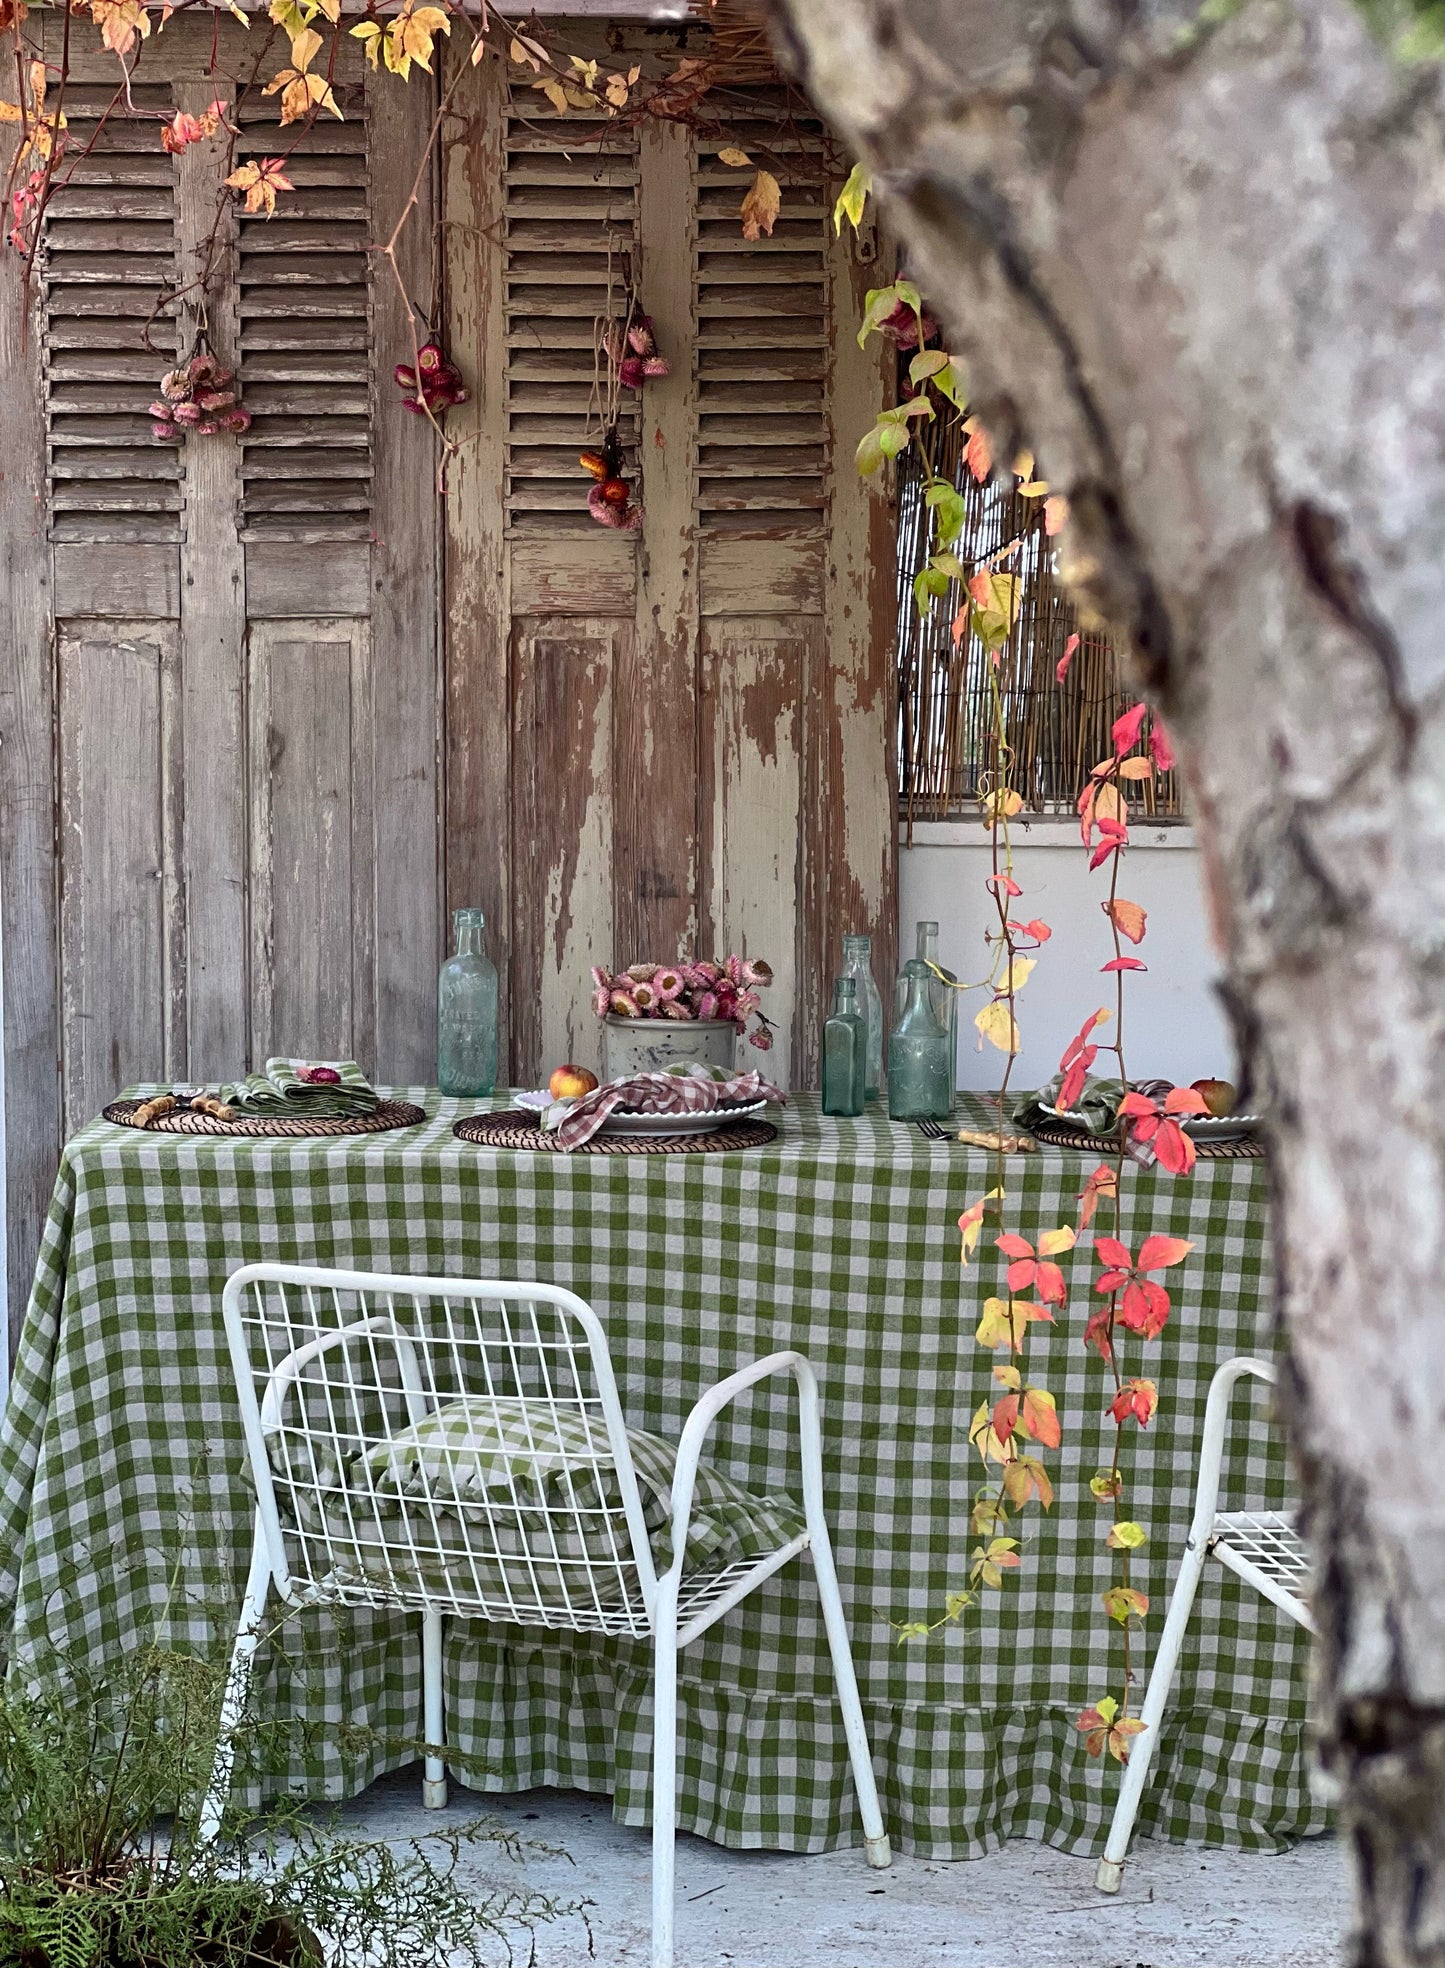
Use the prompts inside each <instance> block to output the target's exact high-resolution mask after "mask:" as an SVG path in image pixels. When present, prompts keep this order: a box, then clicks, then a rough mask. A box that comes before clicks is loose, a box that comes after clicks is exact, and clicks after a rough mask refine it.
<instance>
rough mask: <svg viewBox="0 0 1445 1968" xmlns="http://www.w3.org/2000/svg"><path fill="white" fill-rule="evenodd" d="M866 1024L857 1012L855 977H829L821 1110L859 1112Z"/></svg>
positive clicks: (864, 1075) (863, 1085)
mask: <svg viewBox="0 0 1445 1968" xmlns="http://www.w3.org/2000/svg"><path fill="white" fill-rule="evenodd" d="M867 1068H868V1026H867V1023H866V1022H865V1020H864V1019H863V1018H862V1017H861V1016H860V1015H859V1011H858V980H857V979H856V978H855V977H835V978H834V979H833V1011H832V1016H831V1017H830V1018H829V1019H828V1020H827V1022H826V1024H825V1025H824V1026H823V1112H824V1113H825V1114H861V1113H862V1112H863V1103H864V1100H865V1098H866V1092H867V1088H866V1081H867V1076H868V1075H867Z"/></svg>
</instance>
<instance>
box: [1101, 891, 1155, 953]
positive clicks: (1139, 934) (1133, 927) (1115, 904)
mask: <svg viewBox="0 0 1445 1968" xmlns="http://www.w3.org/2000/svg"><path fill="white" fill-rule="evenodd" d="M1099 906H1100V907H1101V908H1102V909H1103V911H1104V914H1105V915H1106V916H1107V917H1108V918H1109V920H1110V922H1112V923H1113V925H1114V927H1115V929H1117V930H1118V932H1119V934H1120V935H1121V936H1126V937H1127V938H1128V939H1129V941H1130V942H1131V943H1142V942H1143V941H1144V925H1145V923H1146V922H1147V921H1148V920H1149V917H1148V911H1147V910H1144V909H1141V908H1140V906H1139V904H1138V903H1137V902H1126V901H1125V900H1124V898H1123V896H1122V895H1116V896H1115V897H1114V899H1113V901H1112V902H1103V903H1101V904H1100V905H1099Z"/></svg>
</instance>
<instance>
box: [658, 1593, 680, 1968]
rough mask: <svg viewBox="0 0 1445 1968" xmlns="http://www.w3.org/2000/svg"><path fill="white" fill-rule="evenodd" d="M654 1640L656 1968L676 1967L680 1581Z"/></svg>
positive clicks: (663, 1604) (661, 1603)
mask: <svg viewBox="0 0 1445 1968" xmlns="http://www.w3.org/2000/svg"><path fill="white" fill-rule="evenodd" d="M652 1630H653V1640H652V1662H653V1666H652V1968H672V1954H673V1924H674V1915H675V1899H676V1895H675V1888H674V1878H673V1874H674V1864H675V1853H676V1845H677V1580H676V1579H675V1578H673V1579H671V1580H670V1581H669V1580H665V1579H664V1580H661V1581H659V1584H658V1594H657V1606H656V1610H655V1612H654V1615H653V1627H652Z"/></svg>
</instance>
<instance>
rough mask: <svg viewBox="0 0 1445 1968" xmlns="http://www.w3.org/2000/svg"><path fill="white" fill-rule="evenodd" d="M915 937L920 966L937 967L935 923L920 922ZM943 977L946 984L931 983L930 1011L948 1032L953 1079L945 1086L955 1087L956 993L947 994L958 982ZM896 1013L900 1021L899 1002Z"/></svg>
mask: <svg viewBox="0 0 1445 1968" xmlns="http://www.w3.org/2000/svg"><path fill="white" fill-rule="evenodd" d="M916 935H917V937H918V951H917V954H918V956H919V957H920V958H921V959H922V961H923V962H924V963H927V964H937V963H938V924H937V923H936V922H921V923H919V925H918V928H917V931H916ZM938 967H939V969H940V970H943V966H942V964H938ZM943 975H944V976H945V977H946V978H947V979H948V983H947V984H942V983H940V982H939V980H938V978H937V977H935V978H934V980H933V1009H934V1010H935V1011H936V1012H937V1013H938V1018H939V1023H940V1024H942V1025H944V1026H946V1027H947V1030H948V1056H949V1059H950V1060H951V1061H952V1062H953V1063H952V1065H951V1066H950V1068H949V1071H950V1072H951V1073H952V1075H953V1079H952V1080H951V1081H950V1082H949V1084H950V1085H953V1084H954V1083H956V1081H957V1079H958V999H959V994H958V992H957V991H954V990H951V989H950V988H949V986H950V985H953V984H956V983H957V982H958V979H957V978H956V977H955V976H954V974H953V972H952V971H951V970H943ZM900 981H901V982H902V983H903V984H904V985H905V986H906V984H907V979H906V978H904V979H902V980H900ZM906 995H907V992H906V990H904V991H902V992H900V993H899V996H900V1000H901V999H902V998H904V997H906ZM898 1011H899V1016H900V1017H901V1016H902V1013H903V1005H902V1002H900V1003H899V1006H898Z"/></svg>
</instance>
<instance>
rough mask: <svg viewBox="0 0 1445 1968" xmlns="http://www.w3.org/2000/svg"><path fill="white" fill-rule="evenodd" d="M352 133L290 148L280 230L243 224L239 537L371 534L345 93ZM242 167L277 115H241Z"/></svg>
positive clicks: (261, 146) (355, 129) (364, 225)
mask: <svg viewBox="0 0 1445 1968" xmlns="http://www.w3.org/2000/svg"><path fill="white" fill-rule="evenodd" d="M340 103H341V107H342V110H343V112H344V115H345V121H344V122H340V123H338V122H335V121H333V120H332V119H331V118H329V117H327V118H325V119H324V120H321V121H318V122H316V123H315V124H313V125H312V126H311V128H310V129H308V130H306V131H305V132H304V133H303V134H302V135H300V136H299V137H295V136H292V135H290V134H288V136H287V139H286V141H287V147H288V150H287V158H288V161H287V176H288V177H289V178H290V180H291V182H292V184H293V185H294V186H295V190H294V191H293V192H288V193H286V194H284V195H283V198H282V200H281V203H280V204H279V206H278V209H277V212H276V215H275V217H274V218H269V219H268V218H266V217H264V216H263V215H262V214H260V213H253V214H250V215H247V214H246V213H244V212H243V213H242V214H241V215H240V216H239V218H238V220H237V225H238V230H239V239H238V243H237V282H238V287H239V296H238V303H239V304H238V312H239V316H240V331H241V334H240V370H239V374H240V379H241V390H242V401H243V402H244V403H245V405H246V408H247V409H248V410H249V411H250V412H251V415H252V419H253V421H252V424H251V428H250V430H249V431H248V432H247V433H246V435H245V437H244V439H243V440H242V446H241V449H242V465H241V477H242V485H243V499H242V521H243V525H242V537H243V538H244V539H246V540H248V541H249V540H366V539H369V538H370V535H371V531H372V495H371V473H372V464H371V390H372V375H371V296H370V266H369V261H368V255H367V250H366V249H367V242H368V240H369V238H370V236H371V235H370V227H369V224H368V212H367V127H366V98H365V93H364V91H363V90H362V89H361V88H359V87H352V88H349V89H343V90H342V92H341V96H340ZM241 115H242V128H243V132H244V134H243V136H242V138H241V140H240V143H239V144H238V146H237V156H238V159H244V158H247V157H254V156H260V155H263V154H266V153H267V152H268V151H274V149H275V146H276V141H277V132H276V121H275V111H274V109H273V108H272V106H271V105H270V104H266V103H257V104H255V105H254V106H249V105H248V106H245V107H243V109H242V112H241Z"/></svg>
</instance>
